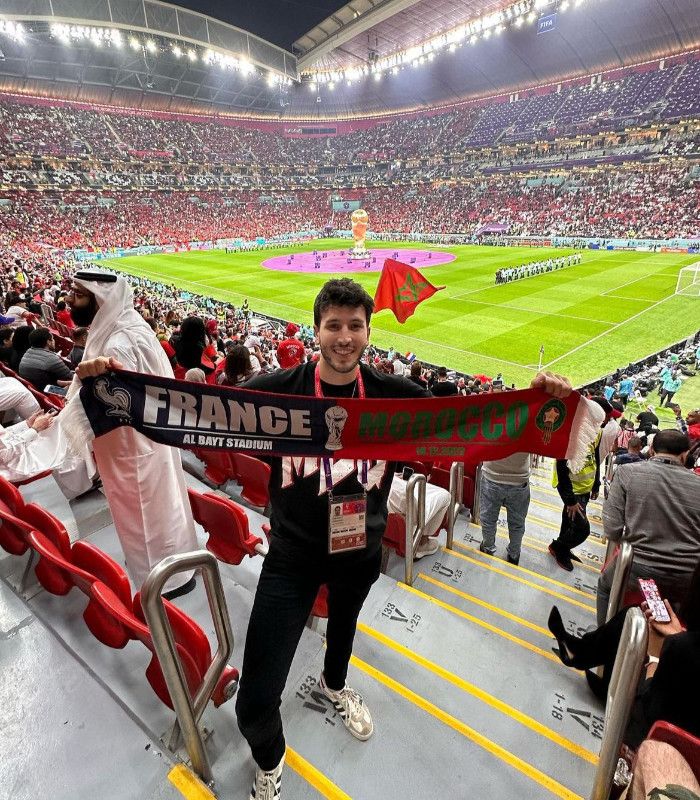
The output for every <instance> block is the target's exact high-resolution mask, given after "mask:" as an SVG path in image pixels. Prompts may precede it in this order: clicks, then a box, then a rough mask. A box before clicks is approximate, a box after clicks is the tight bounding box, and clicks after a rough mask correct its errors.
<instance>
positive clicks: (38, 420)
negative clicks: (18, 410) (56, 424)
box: [27, 412, 53, 433]
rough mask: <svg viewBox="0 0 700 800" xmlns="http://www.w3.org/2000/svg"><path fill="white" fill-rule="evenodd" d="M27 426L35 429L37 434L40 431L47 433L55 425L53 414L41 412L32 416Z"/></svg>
mask: <svg viewBox="0 0 700 800" xmlns="http://www.w3.org/2000/svg"><path fill="white" fill-rule="evenodd" d="M30 420H31V422H30ZM27 425H29V427H30V428H34V430H35V431H36V432H37V433H38V432H39V431H45V430H46V429H47V428H50V427H51V426H52V425H53V414H43V413H41V412H39V413H37V414H32V416H31V417H30V418H29V419H28V420H27Z"/></svg>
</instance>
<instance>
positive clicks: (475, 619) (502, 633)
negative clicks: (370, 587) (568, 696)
mask: <svg viewBox="0 0 700 800" xmlns="http://www.w3.org/2000/svg"><path fill="white" fill-rule="evenodd" d="M397 586H398V587H399V589H403V590H404V591H406V592H410V593H411V594H415V595H416V596H417V597H421V598H422V599H423V600H426V601H427V602H428V603H432V604H433V605H436V606H439V607H440V608H443V609H445V611H449V612H450V614H454V615H455V616H457V617H461V618H462V619H466V620H468V621H469V622H473V623H474V624H475V625H478V626H479V627H480V628H485V629H486V630H487V631H491V633H495V634H496V635H497V636H501V637H503V638H504V639H507V640H508V641H509V642H513V644H517V645H518V646H519V647H523V648H524V649H525V650H530V651H531V652H532V653H537V655H539V656H542V657H543V658H546V659H548V660H549V661H553V662H554V663H555V664H559V665H562V662H561V659H560V658H558V657H557V656H555V655H554V653H552V652H549V651H547V650H543V649H542V648H541V647H537V645H534V644H530V642H528V641H526V640H525V639H521V638H519V637H518V636H514V635H513V634H512V633H508V632H507V631H504V630H503V629H502V628H499V627H497V626H496V625H492V624H491V623H490V622H486V621H485V620H483V619H479V618H478V617H474V616H472V615H471V614H467V612H466V611H462V609H461V608H456V607H455V606H451V605H450V604H449V603H445V602H444V601H442V600H440V599H438V598H437V597H433V596H432V595H430V594H426V593H425V592H421V590H420V589H416V588H415V587H413V586H408V585H407V584H405V583H398V584H397ZM562 666H563V665H562Z"/></svg>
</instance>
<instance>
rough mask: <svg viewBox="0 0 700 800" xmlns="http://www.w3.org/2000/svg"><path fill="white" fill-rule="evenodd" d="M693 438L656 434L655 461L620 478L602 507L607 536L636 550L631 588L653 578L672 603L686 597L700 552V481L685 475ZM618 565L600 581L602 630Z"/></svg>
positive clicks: (621, 471) (623, 471) (624, 470)
mask: <svg viewBox="0 0 700 800" xmlns="http://www.w3.org/2000/svg"><path fill="white" fill-rule="evenodd" d="M689 450H690V442H689V440H688V437H687V436H685V435H684V434H682V433H681V432H680V431H676V430H672V429H669V430H663V431H660V432H659V433H657V434H656V436H655V437H654V442H653V445H652V448H651V452H652V455H651V458H649V459H648V460H647V461H642V462H640V463H637V464H623V465H621V466H619V467H618V468H617V470H616V472H615V480H614V481H613V482H612V483H611V484H610V494H609V495H608V498H607V500H606V501H605V504H604V506H603V530H604V532H605V536H606V537H607V538H608V539H612V540H613V541H616V542H617V541H627V542H629V543H630V544H631V545H632V547H633V549H634V562H633V564H632V569H631V572H630V588H633V587H634V586H635V585H636V582H637V579H638V578H654V580H655V581H656V583H657V584H658V587H659V590H660V592H661V594H662V595H663V596H664V597H666V598H668V599H669V600H670V601H671V602H672V603H676V602H678V601H680V600H681V599H682V598H683V597H685V596H686V594H687V592H688V588H689V586H690V581H691V578H692V575H693V570H694V568H695V565H696V563H697V558H698V553H699V552H700V478H699V477H698V476H697V475H695V474H694V473H693V472H692V471H691V470H689V469H686V467H685V464H686V459H687V456H688V451H689ZM614 569H615V567H614V561H612V562H611V563H609V564H608V566H607V567H606V568H605V569H604V570H603V572H602V573H601V575H600V578H599V579H598V595H597V607H598V624H599V625H600V624H602V623H603V622H605V617H606V612H607V607H608V600H609V598H610V588H611V586H612V579H613V573H614Z"/></svg>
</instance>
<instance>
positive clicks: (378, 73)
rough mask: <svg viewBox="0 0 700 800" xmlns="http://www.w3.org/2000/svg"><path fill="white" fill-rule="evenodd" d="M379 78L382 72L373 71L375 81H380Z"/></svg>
mask: <svg viewBox="0 0 700 800" xmlns="http://www.w3.org/2000/svg"><path fill="white" fill-rule="evenodd" d="M381 79H382V73H381V72H375V73H374V80H375V81H380V80H381Z"/></svg>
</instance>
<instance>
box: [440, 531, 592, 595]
mask: <svg viewBox="0 0 700 800" xmlns="http://www.w3.org/2000/svg"><path fill="white" fill-rule="evenodd" d="M453 544H454V546H455V547H459V549H460V550H466V551H468V552H470V553H478V554H479V555H480V556H485V557H486V558H489V559H493V560H494V561H497V562H498V563H499V564H502V565H504V566H505V565H506V564H508V562H507V561H503V559H502V558H499V557H498V556H492V555H491V553H482V552H481V550H479V548H478V547H470V546H469V545H468V544H463V543H462V542H458V541H454V542H453ZM443 549H445V548H443ZM508 569H511V570H517V571H518V572H523V573H524V574H525V575H532V576H533V577H534V578H537V579H538V580H540V581H544V582H545V583H551V584H552V586H558V587H559V588H561V589H565V590H566V591H567V592H571V593H572V594H577V595H580V596H581V597H585V598H587V599H589V600H590V599H593V598H595V595H593V594H591V593H590V592H584V591H583V590H582V589H577V588H576V587H575V586H569V584H568V583H562V582H561V581H558V580H556V578H550V577H549V575H542V574H541V573H539V572H535V570H534V569H528V568H527V567H521V566H520V564H508ZM504 574H505V575H508V574H509V573H508V572H505V571H504Z"/></svg>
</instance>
